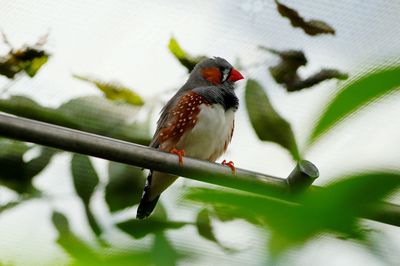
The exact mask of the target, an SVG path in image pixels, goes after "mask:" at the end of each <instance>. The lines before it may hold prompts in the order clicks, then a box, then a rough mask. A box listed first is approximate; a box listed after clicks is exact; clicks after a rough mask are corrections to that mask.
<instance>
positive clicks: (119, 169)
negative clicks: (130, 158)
mask: <svg viewBox="0 0 400 266" xmlns="http://www.w3.org/2000/svg"><path fill="white" fill-rule="evenodd" d="M108 176H109V181H108V184H107V186H106V190H105V200H106V202H107V204H108V207H109V209H110V211H111V212H116V211H119V210H122V209H124V208H127V207H131V206H133V205H135V204H137V203H139V201H140V199H141V197H142V193H143V187H144V183H145V180H146V179H145V176H144V174H143V171H142V170H141V169H140V168H138V167H133V166H130V165H125V164H120V163H115V162H109V164H108Z"/></svg>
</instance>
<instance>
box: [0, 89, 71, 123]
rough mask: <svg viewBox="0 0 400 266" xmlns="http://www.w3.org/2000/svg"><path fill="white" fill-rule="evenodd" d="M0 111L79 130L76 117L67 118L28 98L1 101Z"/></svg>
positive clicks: (14, 97)
mask: <svg viewBox="0 0 400 266" xmlns="http://www.w3.org/2000/svg"><path fill="white" fill-rule="evenodd" d="M0 111H3V112H6V113H10V114H13V115H17V116H22V117H26V118H30V119H35V120H39V121H42V122H47V123H51V124H56V125H61V126H65V127H70V128H78V125H77V124H76V123H75V122H74V117H67V116H65V115H64V114H63V113H61V112H58V111H57V110H55V109H52V108H47V107H43V106H41V105H39V104H38V103H36V102H35V101H34V100H32V99H30V98H28V97H26V96H11V97H10V98H9V99H6V100H5V99H0Z"/></svg>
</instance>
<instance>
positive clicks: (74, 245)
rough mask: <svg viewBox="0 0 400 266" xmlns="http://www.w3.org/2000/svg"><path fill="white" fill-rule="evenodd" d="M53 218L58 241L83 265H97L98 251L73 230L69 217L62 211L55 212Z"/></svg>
mask: <svg viewBox="0 0 400 266" xmlns="http://www.w3.org/2000/svg"><path fill="white" fill-rule="evenodd" d="M51 219H52V221H53V224H54V227H55V228H56V230H57V232H58V237H57V243H58V244H59V245H60V246H61V247H62V248H63V249H64V250H65V251H66V252H67V253H68V254H69V255H71V256H72V257H73V258H75V259H76V260H77V262H80V263H82V264H83V265H95V263H96V262H99V257H98V255H97V254H96V252H95V251H94V250H93V249H92V248H91V247H90V246H89V245H88V244H86V243H85V242H84V241H82V240H81V239H80V238H79V237H77V236H76V235H75V234H74V233H73V232H72V231H71V229H70V226H69V222H68V219H67V217H65V216H64V215H63V214H62V213H59V212H53V214H52V218H51Z"/></svg>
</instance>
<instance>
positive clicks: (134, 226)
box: [117, 216, 189, 239]
mask: <svg viewBox="0 0 400 266" xmlns="http://www.w3.org/2000/svg"><path fill="white" fill-rule="evenodd" d="M187 224H189V223H187V222H175V221H167V220H164V219H160V218H155V217H153V216H152V217H150V218H148V219H144V220H137V219H130V220H127V221H124V222H121V223H118V224H117V226H118V228H119V229H121V230H122V231H124V232H125V233H127V234H129V235H131V236H132V237H134V238H136V239H140V238H143V237H145V236H146V235H148V234H154V233H159V232H162V231H165V230H169V229H179V228H181V227H183V226H185V225H187Z"/></svg>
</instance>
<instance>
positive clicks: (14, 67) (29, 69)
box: [0, 46, 50, 79]
mask: <svg viewBox="0 0 400 266" xmlns="http://www.w3.org/2000/svg"><path fill="white" fill-rule="evenodd" d="M49 57H50V55H49V54H48V53H47V52H46V51H44V50H40V49H36V48H34V47H29V46H25V47H23V48H21V49H18V50H17V49H11V50H10V52H9V53H8V54H7V55H5V56H2V57H0V75H4V76H6V77H7V78H10V79H13V78H14V77H15V76H16V75H17V74H18V73H20V72H22V71H25V73H26V74H27V75H28V76H29V77H34V76H35V75H36V73H37V72H38V71H39V69H40V68H41V67H42V66H43V65H44V64H46V63H47V61H48V59H49Z"/></svg>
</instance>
